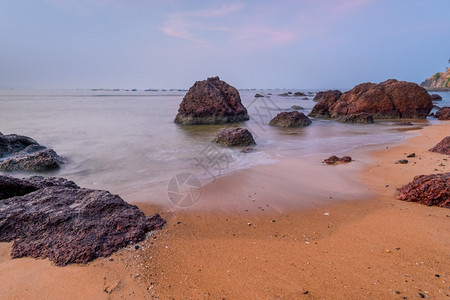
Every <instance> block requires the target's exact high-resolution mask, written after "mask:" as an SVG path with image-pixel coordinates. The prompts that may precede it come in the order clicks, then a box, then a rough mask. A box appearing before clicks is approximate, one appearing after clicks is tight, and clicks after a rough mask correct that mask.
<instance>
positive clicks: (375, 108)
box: [310, 79, 433, 119]
mask: <svg viewBox="0 0 450 300" xmlns="http://www.w3.org/2000/svg"><path fill="white" fill-rule="evenodd" d="M432 107H433V103H432V101H431V97H430V95H429V94H428V93H427V91H426V90H425V89H424V88H422V87H420V86H418V85H417V84H415V83H412V82H406V81H397V80H395V79H390V80H387V81H384V82H382V83H379V84H375V83H362V84H359V85H357V86H355V87H354V88H353V89H352V90H350V91H348V92H345V93H343V94H342V95H341V96H340V97H338V98H336V95H333V96H328V97H326V98H325V97H324V98H322V99H321V100H320V101H319V102H318V103H317V104H316V105H315V106H314V108H313V110H312V111H311V113H310V116H314V117H331V118H337V117H339V116H345V115H351V114H358V113H368V114H371V115H372V116H373V118H375V119H397V118H409V119H424V118H426V117H427V115H428V114H429V112H430V110H431V109H432Z"/></svg>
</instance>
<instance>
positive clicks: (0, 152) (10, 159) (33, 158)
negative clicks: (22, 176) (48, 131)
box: [0, 133, 64, 172]
mask: <svg viewBox="0 0 450 300" xmlns="http://www.w3.org/2000/svg"><path fill="white" fill-rule="evenodd" d="M63 163H64V159H63V158H62V157H60V156H59V155H58V154H56V152H55V151H54V150H53V149H47V148H46V147H44V146H41V145H39V144H38V142H36V141H35V140H33V139H32V138H29V137H27V136H21V135H17V134H9V135H3V134H2V133H0V171H8V172H11V171H29V172H43V171H49V170H53V169H57V168H59V166H60V165H61V164H63Z"/></svg>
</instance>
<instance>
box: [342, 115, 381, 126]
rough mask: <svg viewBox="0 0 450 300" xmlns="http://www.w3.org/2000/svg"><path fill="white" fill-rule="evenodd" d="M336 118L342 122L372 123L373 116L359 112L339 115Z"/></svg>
mask: <svg viewBox="0 0 450 300" xmlns="http://www.w3.org/2000/svg"><path fill="white" fill-rule="evenodd" d="M336 120H337V121H339V122H343V123H359V124H370V123H373V117H372V115H371V114H368V113H359V114H351V115H346V116H341V117H338V118H336Z"/></svg>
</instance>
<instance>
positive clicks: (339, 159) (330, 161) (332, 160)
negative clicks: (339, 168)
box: [323, 155, 352, 165]
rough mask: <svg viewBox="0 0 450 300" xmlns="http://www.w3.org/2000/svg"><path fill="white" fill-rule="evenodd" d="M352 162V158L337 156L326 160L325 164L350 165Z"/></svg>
mask: <svg viewBox="0 0 450 300" xmlns="http://www.w3.org/2000/svg"><path fill="white" fill-rule="evenodd" d="M351 161H352V158H351V157H350V156H343V157H337V156H336V155H333V156H330V157H328V158H327V159H324V160H323V162H324V163H326V164H327V165H334V164H335V163H338V162H340V163H349V162H351Z"/></svg>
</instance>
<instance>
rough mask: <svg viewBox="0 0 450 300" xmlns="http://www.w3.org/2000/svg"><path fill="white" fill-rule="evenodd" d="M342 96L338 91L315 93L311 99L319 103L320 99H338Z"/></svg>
mask: <svg viewBox="0 0 450 300" xmlns="http://www.w3.org/2000/svg"><path fill="white" fill-rule="evenodd" d="M341 95H342V92H341V91H339V90H328V91H322V92H317V94H316V96H315V97H314V98H313V100H314V101H320V100H322V99H327V98H332V99H335V100H336V99H338V98H339V97H340V96H341Z"/></svg>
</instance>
